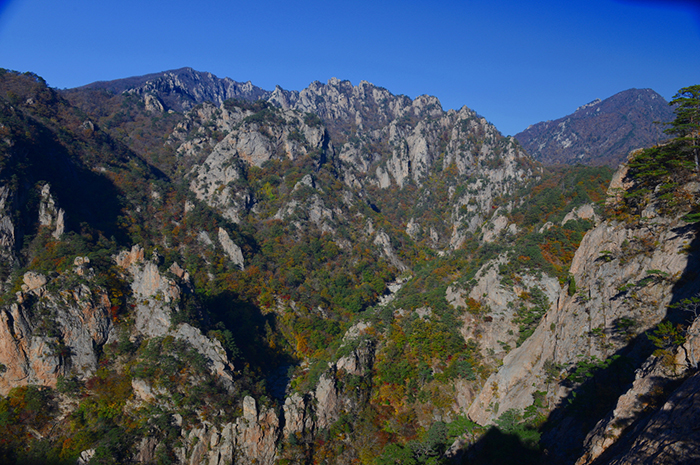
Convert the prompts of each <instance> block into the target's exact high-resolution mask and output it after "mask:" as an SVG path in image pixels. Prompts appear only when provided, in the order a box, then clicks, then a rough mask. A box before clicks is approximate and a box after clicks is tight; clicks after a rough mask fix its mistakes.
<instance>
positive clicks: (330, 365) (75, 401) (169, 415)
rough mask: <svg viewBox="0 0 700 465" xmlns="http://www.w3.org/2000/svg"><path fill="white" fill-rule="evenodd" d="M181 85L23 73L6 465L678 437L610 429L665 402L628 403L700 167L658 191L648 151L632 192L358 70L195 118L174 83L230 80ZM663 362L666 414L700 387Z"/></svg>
mask: <svg viewBox="0 0 700 465" xmlns="http://www.w3.org/2000/svg"><path fill="white" fill-rule="evenodd" d="M198 74H202V75H205V74H206V73H198ZM163 77H164V75H163V74H158V75H155V76H152V75H149V76H146V77H144V78H137V79H133V82H135V84H134V85H135V86H136V87H129V86H126V85H125V84H124V83H123V82H122V83H119V86H121V87H120V88H122V90H123V92H121V93H113V92H107V91H105V90H95V89H73V90H67V91H61V92H57V91H54V90H52V89H48V88H47V87H46V86H45V83H43V81H41V80H40V79H39V78H37V77H36V76H33V75H22V74H19V73H14V72H5V73H3V74H0V98H1V99H2V100H1V101H0V103H2V105H3V108H4V109H5V111H4V112H3V114H2V115H3V119H2V121H1V123H2V126H1V127H0V131H1V133H0V134H1V135H2V137H0V155H2V158H0V160H2V161H3V162H2V163H1V164H0V246H2V247H1V248H0V253H2V254H3V258H4V257H9V258H10V259H11V260H8V261H7V262H5V261H3V262H2V263H3V264H4V268H3V274H2V276H1V277H2V295H0V348H1V350H0V372H2V376H0V394H1V395H0V415H1V416H0V420H1V421H3V425H4V426H5V427H6V428H7V434H6V435H5V436H4V437H3V438H2V439H1V440H0V458H2V460H4V461H6V462H10V463H11V462H12V461H24V462H29V461H33V462H41V463H52V462H54V463H64V462H65V463H75V461H76V460H77V459H78V457H80V458H81V460H83V461H84V462H88V461H91V462H94V463H153V462H164V463H189V464H199V463H209V464H224V463H232V462H234V461H235V462H236V463H239V462H240V463H264V464H272V463H320V462H323V461H326V462H328V463H358V462H362V463H375V464H385V463H397V462H399V463H402V462H405V463H455V462H459V461H461V460H462V459H463V460H464V461H466V462H467V463H471V461H472V459H473V461H474V462H476V463H494V462H498V463H502V462H507V461H508V460H512V459H513V458H517V460H519V462H520V463H527V462H528V461H529V462H531V463H536V462H537V461H539V460H540V458H542V455H543V450H542V448H543V447H546V448H547V449H548V451H547V454H548V455H549V456H550V457H556V458H557V459H558V460H559V459H560V460H559V461H560V463H573V462H574V461H576V460H578V459H580V460H585V458H581V457H591V458H593V457H598V458H599V459H601V460H602V457H606V456H608V455H609V456H615V457H618V456H620V457H621V456H622V454H624V453H627V451H632V450H642V449H643V450H644V451H645V452H644V453H647V452H648V451H649V450H650V448H652V447H654V446H653V445H652V446H650V444H649V442H648V441H646V442H641V443H639V442H635V441H636V434H637V433H635V431H637V430H636V429H628V430H625V431H624V434H623V435H622V436H619V437H620V438H621V441H622V442H620V443H619V447H618V448H616V449H614V448H610V447H609V444H608V443H607V442H606V441H610V440H611V438H613V437H614V435H613V434H611V433H610V431H609V430H608V429H609V428H608V427H607V426H606V425H611V426H610V428H612V429H613V430H614V425H617V424H620V421H626V420H625V419H627V418H636V419H639V420H640V421H638V422H637V423H636V424H637V425H639V430H640V431H641V430H645V429H646V430H653V429H654V428H657V426H655V425H657V424H658V423H659V422H663V421H665V420H664V418H665V417H663V415H660V416H658V417H654V416H653V415H652V412H651V411H649V410H643V411H642V415H641V416H640V415H639V414H638V412H637V411H636V410H634V409H630V408H627V407H625V405H626V404H625V399H637V398H638V396H637V393H640V392H641V391H640V389H641V388H640V386H637V387H633V388H632V389H631V388H630V387H629V385H630V383H631V382H632V381H633V379H634V376H633V373H634V369H635V368H637V367H639V366H640V364H641V363H643V362H644V361H645V360H647V358H649V357H648V356H649V354H650V353H651V352H652V351H653V349H652V350H650V347H649V340H648V339H645V336H644V332H645V331H646V330H649V329H650V330H651V331H652V332H653V334H659V335H661V333H660V332H658V331H661V329H663V328H667V326H666V322H664V321H663V318H664V316H663V314H664V311H665V310H667V309H668V306H667V304H668V303H669V302H676V301H678V299H681V300H682V298H683V297H684V296H686V295H689V294H692V292H694V286H695V284H694V282H695V281H694V280H693V279H692V273H693V272H695V271H696V270H695V269H694V268H692V267H691V266H690V264H691V263H695V261H694V260H693V254H694V253H695V252H694V250H695V246H694V244H695V242H694V234H695V232H694V228H693V227H688V226H686V227H683V225H684V224H685V222H684V221H683V220H680V219H679V218H681V217H683V215H684V214H685V213H686V212H687V211H688V210H689V209H691V210H692V209H693V208H695V207H694V206H693V205H694V199H695V198H696V197H697V195H696V194H697V192H696V191H693V185H694V184H693V183H692V182H690V181H692V173H690V174H689V172H685V171H683V172H675V171H674V172H673V173H670V174H669V179H670V181H673V182H676V183H678V186H676V185H675V184H673V183H672V182H667V181H669V180H666V181H664V182H663V189H659V190H658V195H660V198H659V199H655V195H656V194H654V193H655V192H657V189H656V188H655V187H654V186H653V185H652V184H653V180H650V179H649V178H648V173H647V172H646V171H645V172H644V173H645V174H644V182H645V183H646V184H644V185H642V184H639V183H636V181H635V179H637V178H635V177H634V173H636V172H637V171H638V170H639V169H641V168H639V166H640V164H639V163H638V164H636V165H635V164H634V163H632V164H631V165H630V171H629V173H631V174H630V176H629V177H625V176H626V174H625V172H620V173H618V175H617V178H616V181H615V185H614V187H617V190H611V193H614V194H615V195H617V196H618V197H619V199H620V200H619V202H620V203H609V204H608V205H607V206H605V205H604V204H605V190H606V188H607V186H608V184H609V182H610V174H611V173H610V170H609V169H607V168H593V167H584V166H576V167H557V168H556V169H545V168H543V167H542V166H541V165H539V164H538V163H537V162H534V161H532V160H531V159H529V157H527V155H525V153H524V152H523V151H522V149H520V148H519V146H518V144H517V143H515V141H513V140H512V139H511V138H504V137H502V136H501V134H500V133H499V132H498V131H497V130H496V128H494V127H493V126H491V125H489V124H488V123H487V122H486V121H485V120H484V119H483V118H481V117H479V116H478V115H476V114H475V113H474V112H473V111H471V110H469V109H468V108H466V107H464V108H462V109H461V110H460V111H453V110H451V111H447V112H445V111H443V110H442V108H441V106H440V104H439V101H438V100H437V99H435V98H434V97H430V96H421V97H418V98H416V99H413V100H412V99H409V98H407V97H405V96H396V95H393V94H391V93H390V92H389V91H388V90H386V89H382V88H379V87H376V86H373V85H372V84H370V83H367V82H361V83H360V84H359V85H357V86H353V85H351V84H350V83H349V82H347V81H340V80H337V79H332V80H330V81H329V82H328V83H326V84H322V83H318V82H316V83H312V84H311V85H310V86H309V87H308V88H307V89H303V90H301V91H285V90H283V89H279V88H277V89H275V91H273V92H272V93H270V94H269V96H268V98H267V100H257V101H249V100H245V99H242V98H238V97H237V98H235V99H229V100H224V101H223V102H221V103H212V102H210V101H203V102H201V103H197V104H196V105H194V106H192V107H191V109H189V110H187V111H184V112H179V111H176V110H173V109H172V108H170V110H171V111H169V110H168V109H167V108H166V106H159V105H156V104H155V103H154V102H155V100H154V99H158V101H163V100H162V99H163V98H164V97H163V95H170V97H173V98H174V99H175V100H174V101H179V102H181V103H182V102H190V103H193V102H194V100H193V99H194V98H195V97H193V96H194V95H195V93H196V92H194V91H193V90H192V89H190V85H192V86H194V87H193V88H194V89H199V91H197V92H199V95H201V96H206V95H209V96H212V95H219V96H222V95H223V94H221V93H220V87H219V85H220V84H221V83H220V82H218V81H214V80H212V81H211V82H210V83H209V84H211V87H207V86H209V84H205V83H204V81H205V79H204V78H202V79H204V80H200V81H198V82H199V83H197V82H195V81H196V80H193V81H191V82H190V81H188V82H189V83H187V84H185V83H184V80H183V79H181V80H180V81H181V82H183V86H182V89H181V92H173V93H168V92H169V91H168V90H167V88H165V89H166V90H165V91H163V90H162V89H164V88H161V87H158V86H156V85H155V84H152V83H154V82H163V81H159V79H161V78H163ZM165 77H166V78H167V79H171V78H172V76H171V77H167V76H165ZM212 79H213V78H212ZM149 83H151V84H149ZM119 86H117V87H119ZM107 87H109V86H107ZM117 87H114V88H115V89H116V88H117ZM144 88H149V89H151V90H149V92H150V93H143V92H141V93H140V91H138V89H144ZM159 89H160V90H159ZM200 91H201V92H200ZM161 92H164V93H161ZM183 95H184V96H185V97H182V96H183ZM208 98H209V97H207V98H203V99H204V100H207V99H208ZM211 98H212V99H214V97H211ZM177 99H180V100H177ZM149 102H150V103H149ZM215 102H216V100H215ZM182 104H183V105H184V104H185V103H182ZM173 105H174V104H173ZM34 134H42V136H41V137H36V136H35V135H34ZM63 154H67V155H63ZM110 162H111V163H110ZM42 164H43V165H46V166H49V167H53V168H52V169H49V170H47V169H44V166H42ZM647 165H648V164H644V167H646V168H648V166H647ZM65 166H69V167H70V166H72V167H73V168H72V169H74V170H75V171H76V172H77V175H76V176H75V177H74V178H70V177H69V178H68V180H67V181H64V184H61V182H62V181H61V179H60V178H62V177H63V176H56V177H51V176H52V173H53V172H54V171H56V173H59V174H62V173H64V171H61V170H65V169H66V168H62V167H65ZM673 166H676V165H675V164H674V165H673ZM679 166H680V165H679ZM646 168H645V169H646ZM674 169H675V168H674ZM635 170H636V171H635ZM655 172H656V171H655ZM649 183H651V184H649ZM676 187H677V189H676ZM664 189H675V190H676V191H678V192H686V193H687V195H684V196H676V197H673V198H671V199H670V200H669V197H668V196H666V195H665V192H666V190H664ZM624 190H626V192H628V193H629V195H623V191H624ZM105 196H106V197H111V198H113V199H116V200H117V202H115V203H114V204H113V205H112V206H110V208H106V209H105V211H104V212H97V216H96V219H99V220H100V221H91V219H92V218H91V217H90V215H89V214H88V213H89V212H91V211H92V210H93V208H94V205H93V203H94V202H97V203H98V204H99V202H102V201H104V199H105ZM100 214H101V216H100ZM112 236H113V237H112ZM20 237H21V240H19V239H18V238H20ZM654 237H660V238H663V239H664V242H663V244H661V245H656V244H654V243H653V238H654ZM601 238H602V239H601ZM625 239H626V240H625ZM601 241H603V242H601ZM683 241H687V243H685V244H684V243H683ZM604 247H607V248H604ZM678 251H680V252H683V254H678V253H675V252H678ZM685 253H689V254H690V255H685ZM683 271H685V272H686V273H687V277H685V276H686V275H683V274H682V272H683ZM679 273H681V274H680V275H679ZM610 282H612V287H611V284H610ZM640 302H641V303H640ZM661 323H663V326H662V325H661ZM672 330H673V327H672ZM676 330H677V329H676ZM677 331H678V330H677ZM659 338H660V339H661V336H659ZM688 339H690V338H688ZM540 342H542V344H539V343H540ZM664 350H665V351H666V353H668V354H672V355H673V357H675V359H677V360H678V363H677V365H678V367H677V368H679V369H681V371H678V372H679V373H681V372H682V373H687V372H686V371H682V370H686V365H683V363H682V360H681V359H680V358H679V355H678V354H679V353H680V352H681V348H678V347H675V346H673V347H665V348H664ZM616 351H617V352H619V354H620V355H621V356H623V357H625V358H624V362H625V363H626V365H624V367H623V368H624V369H620V366H619V365H616V364H614V362H615V361H616V360H619V359H618V358H614V355H616V354H615V352H616ZM537 353H541V354H544V355H543V356H542V357H539V358H538V357H536V355H537ZM582 353H583V354H586V358H580V357H577V355H578V354H582ZM545 355H546V356H545ZM605 357H607V358H605ZM649 360H652V359H649ZM617 363H620V362H617ZM649 363H651V362H649ZM528 367H530V368H531V370H528ZM607 368H609V370H607V371H606V369H607ZM654 370H656V371H654ZM654 370H652V371H651V372H644V373H642V374H640V376H639V379H640V380H641V381H639V383H638V384H640V385H643V386H642V387H644V386H646V388H645V389H647V391H645V392H650V393H656V394H654V395H655V397H654V403H653V406H652V409H653V408H655V407H654V406H658V405H661V404H662V403H663V402H666V401H668V402H670V404H669V405H680V404H682V400H680V401H678V400H676V399H677V397H680V396H681V394H682V392H679V396H677V397H669V395H670V393H671V392H672V390H673V389H675V387H676V384H674V383H673V382H670V383H661V384H654V382H656V381H658V379H660V378H663V379H664V380H667V381H668V380H671V377H670V376H668V373H670V372H669V371H668V370H666V371H664V370H665V368H664V367H663V366H659V368H658V369H656V368H655V369H654ZM671 371H672V370H671ZM610 373H612V375H611V374H610ZM589 374H591V375H593V376H594V379H593V380H592V381H591V382H586V380H587V379H588V378H589V377H588V375H589ZM613 375H615V376H616V377H615V376H613ZM683 376H685V374H684V375H683ZM652 381H653V382H652ZM671 381H672V380H671ZM681 381H682V380H681ZM647 382H649V383H647ZM679 382H680V381H679ZM599 387H606V388H607V387H614V388H615V389H614V390H611V391H610V392H608V391H607V390H605V389H603V391H605V392H602V391H600V389H598V388H599ZM657 388H660V391H659V390H658V389H657ZM598 394H601V395H602V394H605V397H604V401H601V402H598V403H587V401H586V399H587V398H590V397H587V396H591V395H594V396H595V395H598ZM567 396H568V397H567ZM567 398H568V399H573V400H572V403H573V410H572V409H567V408H565V407H564V406H563V404H560V403H557V402H558V401H560V400H562V399H567ZM598 398H600V399H602V398H603V397H601V396H598ZM576 399H578V400H576ZM615 402H619V404H620V405H621V407H620V409H618V410H616V411H614V412H612V413H611V410H612V406H613V405H614V404H615ZM564 404H567V402H564ZM592 406H593V407H595V408H593V407H592ZM581 411H583V412H584V413H586V414H584V415H583V416H577V415H578V412H581ZM621 412H622V414H623V416H624V415H626V416H624V418H623V416H621ZM647 413H649V415H647ZM468 414H469V415H471V419H469V417H468V416H467V415H468ZM609 415H612V417H610V419H609V421H608V422H607V423H605V422H599V421H600V420H604V419H608V417H609ZM652 417H654V418H652ZM473 420H477V422H474V421H473ZM635 421H636V420H635ZM596 422H599V423H598V424H597V425H596ZM642 422H643V423H644V425H642V424H641V423H642ZM494 424H495V425H496V426H497V427H498V429H495V430H494V429H490V426H491V425H494ZM572 425H573V426H572ZM589 433H590V434H589ZM587 435H588V437H587ZM644 437H646V436H644ZM494 438H495V439H494ZM640 438H643V437H642V436H640ZM491 441H493V442H491ZM613 442H614V441H613ZM623 442H624V444H623ZM691 442H692V441H691ZM625 448H626V449H625ZM602 449H606V450H607V452H605V451H604V452H603V453H602V454H601V450H602ZM504 454H505V455H504ZM605 454H607V455H605ZM489 457H496V458H493V459H489Z"/></svg>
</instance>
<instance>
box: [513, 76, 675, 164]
mask: <svg viewBox="0 0 700 465" xmlns="http://www.w3.org/2000/svg"><path fill="white" fill-rule="evenodd" d="M672 119H673V110H672V109H671V108H670V107H669V106H668V103H667V102H666V100H665V99H664V98H663V97H662V96H660V95H659V94H657V93H656V92H654V91H653V90H651V89H629V90H626V91H623V92H620V93H618V94H615V95H613V96H612V97H609V98H607V99H605V100H600V99H596V100H594V101H593V102H591V103H588V104H586V105H583V106H581V107H579V108H577V109H576V111H575V112H574V113H572V114H571V115H568V116H565V117H563V118H559V119H556V120H554V121H544V122H540V123H537V124H533V125H532V126H530V127H528V128H527V129H526V130H524V131H522V132H520V133H518V134H516V135H515V138H516V139H517V140H518V142H520V143H521V144H522V146H523V147H524V148H525V150H526V151H527V152H528V153H529V154H530V155H531V156H532V157H533V158H534V159H535V160H538V161H541V162H542V163H545V164H558V163H565V164H576V163H582V164H586V165H608V166H611V167H613V168H617V166H618V165H619V164H620V163H622V162H624V161H625V159H626V158H627V154H628V153H629V152H630V151H631V150H634V149H638V148H642V147H649V146H652V145H654V144H658V143H660V142H663V141H664V140H666V139H667V138H668V136H666V135H665V134H664V133H663V130H664V126H663V125H660V124H656V122H661V123H668V122H670V121H671V120H672Z"/></svg>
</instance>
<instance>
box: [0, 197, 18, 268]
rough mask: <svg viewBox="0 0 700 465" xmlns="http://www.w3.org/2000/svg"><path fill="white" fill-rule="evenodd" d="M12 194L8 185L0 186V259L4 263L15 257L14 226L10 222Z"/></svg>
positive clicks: (12, 260) (9, 262)
mask: <svg viewBox="0 0 700 465" xmlns="http://www.w3.org/2000/svg"><path fill="white" fill-rule="evenodd" d="M12 200H13V196H12V193H11V191H10V188H9V187H8V186H0V260H2V261H3V262H4V263H6V264H8V265H9V264H11V263H13V262H14V261H15V260H16V259H15V252H14V249H15V226H14V224H13V222H12V216H11V214H12V209H11V208H12Z"/></svg>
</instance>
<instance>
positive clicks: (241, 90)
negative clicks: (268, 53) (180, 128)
mask: <svg viewBox="0 0 700 465" xmlns="http://www.w3.org/2000/svg"><path fill="white" fill-rule="evenodd" d="M76 90H77V91H81V90H104V91H107V92H110V93H122V92H125V91H128V92H129V93H131V94H135V95H139V96H141V97H143V99H144V101H145V103H146V105H147V106H151V105H153V106H155V107H157V108H158V109H160V110H163V109H165V110H174V111H184V110H189V109H191V108H192V107H194V106H195V105H198V104H200V103H203V102H213V103H216V104H217V105H220V104H222V103H223V102H224V101H225V100H229V99H234V98H238V99H243V100H251V101H254V100H259V99H263V98H267V97H268V96H269V94H270V92H268V91H265V90H263V89H261V88H259V87H256V86H254V85H253V84H251V82H250V81H248V82H245V83H241V82H236V81H234V80H232V79H229V78H224V79H219V78H217V77H216V76H214V75H213V74H211V73H202V72H199V71H195V70H193V69H192V68H180V69H175V70H170V71H163V72H161V73H153V74H147V75H145V76H135V77H131V78H125V79H117V80H114V81H102V82H94V83H92V84H88V85H86V86H83V87H80V88H78V89H76Z"/></svg>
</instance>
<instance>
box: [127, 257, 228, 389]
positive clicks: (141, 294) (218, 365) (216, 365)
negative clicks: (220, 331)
mask: <svg viewBox="0 0 700 465" xmlns="http://www.w3.org/2000/svg"><path fill="white" fill-rule="evenodd" d="M115 261H116V262H117V264H118V265H119V266H121V267H122V268H124V269H125V271H126V272H128V274H129V275H130V276H131V279H132V283H131V290H132V295H133V298H134V306H135V310H136V312H135V318H134V320H135V321H134V330H135V332H136V333H137V334H141V335H144V336H147V337H161V336H173V337H175V338H179V339H183V340H185V341H187V342H188V343H189V344H190V345H191V346H192V347H193V348H194V349H195V350H197V351H198V352H199V353H200V354H202V355H204V356H205V357H206V358H207V359H208V360H209V361H210V370H211V371H212V373H215V374H217V375H218V376H220V377H221V378H222V379H223V380H224V381H225V382H227V384H229V385H230V384H231V383H232V375H231V372H232V370H233V365H232V364H231V363H230V361H229V360H228V357H227V355H226V351H225V350H224V348H223V346H222V345H221V343H220V342H219V341H218V340H216V339H210V338H208V337H206V336H205V335H204V334H202V332H201V331H200V330H199V329H197V328H195V327H193V326H191V325H189V324H187V323H180V324H178V325H173V323H172V315H173V313H175V312H179V311H180V310H181V309H180V307H179V305H180V299H181V297H182V293H183V292H184V291H183V289H182V287H181V286H180V285H178V283H176V282H175V281H174V280H173V279H171V278H168V277H166V276H163V275H162V274H161V273H160V271H159V269H158V266H157V265H156V264H155V263H153V262H152V261H146V260H144V252H143V248H141V247H140V246H138V245H135V246H134V247H132V249H131V251H129V252H126V251H123V252H121V253H119V254H118V255H117V256H116V257H115ZM170 271H171V272H173V274H175V275H176V276H179V277H180V279H181V280H182V283H183V284H185V285H186V284H187V279H189V274H188V273H187V272H186V271H185V270H183V269H182V268H180V267H179V266H178V265H177V264H173V266H171V267H170Z"/></svg>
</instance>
